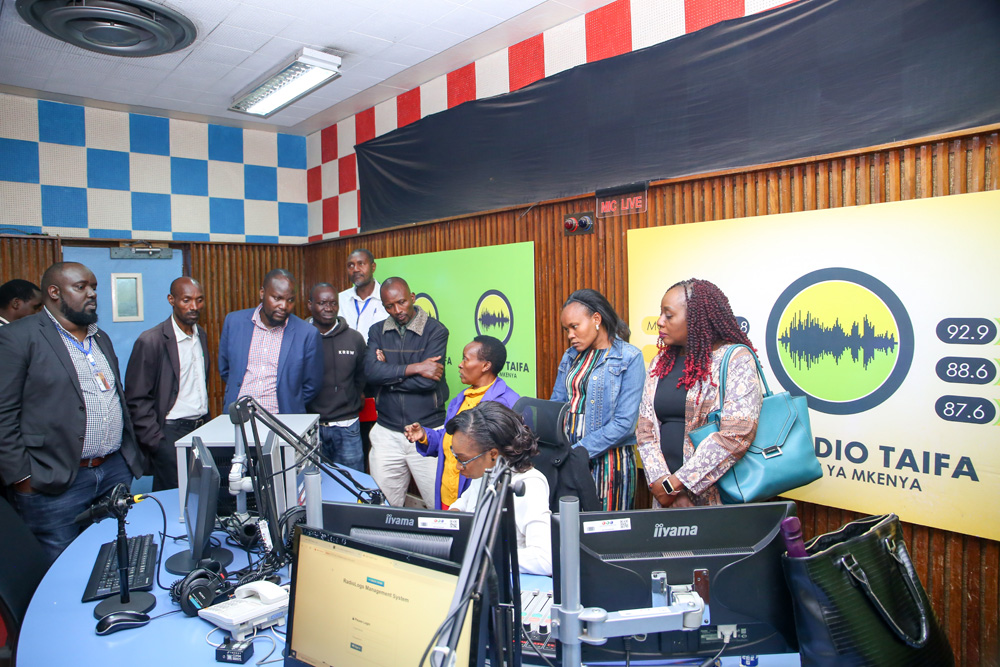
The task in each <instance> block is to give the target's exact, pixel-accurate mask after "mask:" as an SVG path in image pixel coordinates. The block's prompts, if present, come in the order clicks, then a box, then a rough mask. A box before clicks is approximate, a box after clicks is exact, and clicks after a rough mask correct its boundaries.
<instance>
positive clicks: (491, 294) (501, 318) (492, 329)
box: [476, 289, 514, 345]
mask: <svg viewBox="0 0 1000 667" xmlns="http://www.w3.org/2000/svg"><path fill="white" fill-rule="evenodd" d="M513 332H514V308H513V307H512V306H511V305H510V300H509V299H508V298H507V296H506V295H505V294H504V293H503V292H501V291H500V290H495V289H491V290H487V291H485V292H483V295H482V296H481V297H479V302H478V303H476V334H477V335H479V336H493V337H494V338H499V339H500V341H501V342H503V344H504V345H506V344H507V342H508V341H509V340H510V336H511V334H512V333H513Z"/></svg>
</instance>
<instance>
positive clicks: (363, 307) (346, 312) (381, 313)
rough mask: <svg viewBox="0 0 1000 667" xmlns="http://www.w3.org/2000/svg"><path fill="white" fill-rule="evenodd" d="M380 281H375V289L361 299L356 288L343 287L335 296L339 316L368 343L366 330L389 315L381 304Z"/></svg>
mask: <svg viewBox="0 0 1000 667" xmlns="http://www.w3.org/2000/svg"><path fill="white" fill-rule="evenodd" d="M381 290H382V283H380V282H379V281H377V280H376V281H375V289H373V290H372V293H371V296H369V297H368V298H367V299H362V298H361V297H359V296H358V288H357V287H352V288H350V289H345V290H344V291H343V292H341V293H340V294H339V295H338V296H337V300H338V301H339V303H340V316H341V317H343V318H344V319H345V320H347V325H348V326H349V327H351V328H352V329H354V330H355V331H357V332H358V333H359V334H361V335H362V337H364V339H365V343H366V344H367V343H368V330H369V329H370V328H371V326H372V325H373V324H375V323H376V322H381V321H383V320H385V318H387V317H389V313H387V312H385V307H384V306H383V305H382V292H381Z"/></svg>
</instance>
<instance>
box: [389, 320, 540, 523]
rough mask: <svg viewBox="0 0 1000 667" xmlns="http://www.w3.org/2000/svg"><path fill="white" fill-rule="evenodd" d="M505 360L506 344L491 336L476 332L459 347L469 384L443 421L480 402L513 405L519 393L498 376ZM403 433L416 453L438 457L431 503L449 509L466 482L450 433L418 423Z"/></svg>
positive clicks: (460, 368) (462, 369) (462, 375)
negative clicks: (453, 451) (459, 467)
mask: <svg viewBox="0 0 1000 667" xmlns="http://www.w3.org/2000/svg"><path fill="white" fill-rule="evenodd" d="M506 363H507V348H506V347H504V344H503V343H502V342H501V341H500V340H498V339H496V338H494V337H493V336H476V337H475V338H474V339H473V340H472V342H471V343H469V344H468V345H466V346H465V349H464V350H462V363H460V364H459V365H458V378H459V379H460V380H461V381H462V384H467V385H469V388H468V389H464V390H462V392H460V393H459V394H458V396H456V397H455V398H453V399H452V400H451V402H450V403H449V404H448V411H447V413H446V414H445V419H444V421H445V424H447V423H448V422H449V421H450V420H451V418H452V417H454V416H455V415H457V414H458V413H460V412H463V411H465V410H469V409H471V408H474V407H476V406H477V405H479V403H480V402H485V401H496V402H497V403H501V404H503V405H506V406H507V407H508V408H512V407H514V404H515V403H517V399H519V398H521V397H520V396H519V395H518V394H517V392H515V391H514V390H513V389H511V388H510V387H508V386H507V383H506V382H504V381H503V380H501V379H500V378H498V377H497V374H498V373H499V372H500V371H501V370H503V366H504V364H506ZM403 435H405V436H406V439H407V440H409V441H410V442H412V443H414V444H416V447H417V453H418V454H420V455H421V456H436V457H437V477H436V479H435V480H434V506H435V508H436V509H439V510H440V509H448V507H449V506H450V505H451V504H452V503H453V502H455V500H456V499H458V496H459V495H461V493H462V491H464V490H465V488H466V487H467V486H469V480H468V478H467V477H465V476H463V475H462V474H461V471H459V469H458V466H457V465H455V457H454V456H453V455H452V453H451V436H450V435H448V434H447V433H445V430H444V427H441V428H434V429H430V430H427V429H425V428H424V427H423V426H421V425H420V424H410V425H409V426H406V427H404V428H403Z"/></svg>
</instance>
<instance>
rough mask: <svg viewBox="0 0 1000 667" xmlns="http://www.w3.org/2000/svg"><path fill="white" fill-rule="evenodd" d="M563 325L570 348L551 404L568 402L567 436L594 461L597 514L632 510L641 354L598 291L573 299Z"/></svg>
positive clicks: (566, 306) (583, 291)
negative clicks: (601, 511) (599, 512)
mask: <svg viewBox="0 0 1000 667" xmlns="http://www.w3.org/2000/svg"><path fill="white" fill-rule="evenodd" d="M560 320H561V323H562V328H563V331H565V332H566V337H567V339H568V340H569V345H570V347H569V349H568V350H566V353H565V354H564V355H563V358H562V361H560V362H559V371H558V374H557V375H556V383H555V386H554V387H553V388H552V400H553V401H566V402H568V403H569V406H570V407H569V413H568V415H567V422H566V424H565V428H566V433H567V435H568V436H569V439H570V442H572V443H573V446H574V447H578V448H582V449H585V450H586V452H587V455H588V457H589V459H590V471H591V474H592V475H593V477H594V482H595V484H596V486H597V501H598V503H599V504H600V507H599V508H597V509H602V510H605V511H619V510H627V509H632V508H633V507H634V506H635V485H636V479H637V474H636V470H637V465H636V460H635V448H634V447H633V446H632V445H634V444H635V424H636V417H637V415H638V412H639V398H640V396H641V393H642V381H643V375H644V373H643V361H642V352H640V351H639V348H637V347H635V346H634V345H629V343H628V339H629V328H628V325H626V324H625V322H624V321H622V320H621V319H620V318H619V317H618V314H617V313H615V310H614V308H612V307H611V304H610V303H608V300H607V299H605V298H604V295H602V294H601V293H600V292H598V291H596V290H592V289H581V290H577V291H575V292H573V293H572V294H570V295H569V298H568V299H567V300H566V303H565V304H564V305H563V309H562V315H561V318H560ZM584 483H585V482H584ZM583 501H584V498H583V497H582V496H581V503H582V502H583Z"/></svg>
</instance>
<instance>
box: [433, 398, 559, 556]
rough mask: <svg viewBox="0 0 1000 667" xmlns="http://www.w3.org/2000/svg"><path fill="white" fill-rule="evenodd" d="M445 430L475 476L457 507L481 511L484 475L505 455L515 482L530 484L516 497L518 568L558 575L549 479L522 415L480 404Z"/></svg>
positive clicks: (461, 464) (463, 467)
mask: <svg viewBox="0 0 1000 667" xmlns="http://www.w3.org/2000/svg"><path fill="white" fill-rule="evenodd" d="M445 429H446V430H447V431H448V433H449V434H451V436H452V439H451V448H452V451H453V452H454V454H455V460H456V461H458V466H459V468H461V470H462V474H463V475H464V476H465V477H468V478H469V479H471V480H472V483H471V484H469V487H468V488H467V489H466V490H465V491H464V492H463V493H462V496H461V497H460V498H459V499H458V500H457V501H456V502H455V504H454V505H452V506H451V509H453V510H459V511H462V512H475V511H476V504H477V502H478V501H479V492H480V490H481V488H482V485H483V478H484V475H486V473H488V472H489V471H490V470H492V469H493V467H494V466H495V465H496V462H497V459H499V458H500V457H503V458H504V459H505V460H506V461H507V463H508V465H510V467H511V470H512V472H513V474H512V475H511V480H510V481H511V484H512V485H513V484H515V483H517V482H522V483H523V484H524V494H523V495H520V496H517V495H515V496H514V523H515V524H516V525H517V562H518V566H519V568H520V570H521V572H525V573H527V574H543V575H546V576H552V534H551V532H550V530H551V529H550V520H551V518H552V512H551V511H550V510H549V483H548V482H547V481H546V480H545V476H544V475H543V474H542V473H540V472H539V471H537V470H535V469H534V467H532V465H531V458H532V457H533V456H534V455H535V454H536V453H538V441H537V439H536V438H535V436H534V434H533V433H532V432H531V430H530V429H529V428H528V427H527V426H525V425H524V421H523V420H522V419H521V416H520V415H518V414H517V413H516V412H514V411H513V410H511V409H509V408H507V407H504V406H503V405H500V404H499V403H480V404H479V405H477V406H476V407H474V408H472V409H471V410H466V411H465V412H460V413H459V414H458V416H456V417H455V418H454V419H452V420H451V421H449V422H448V423H447V424H445Z"/></svg>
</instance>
